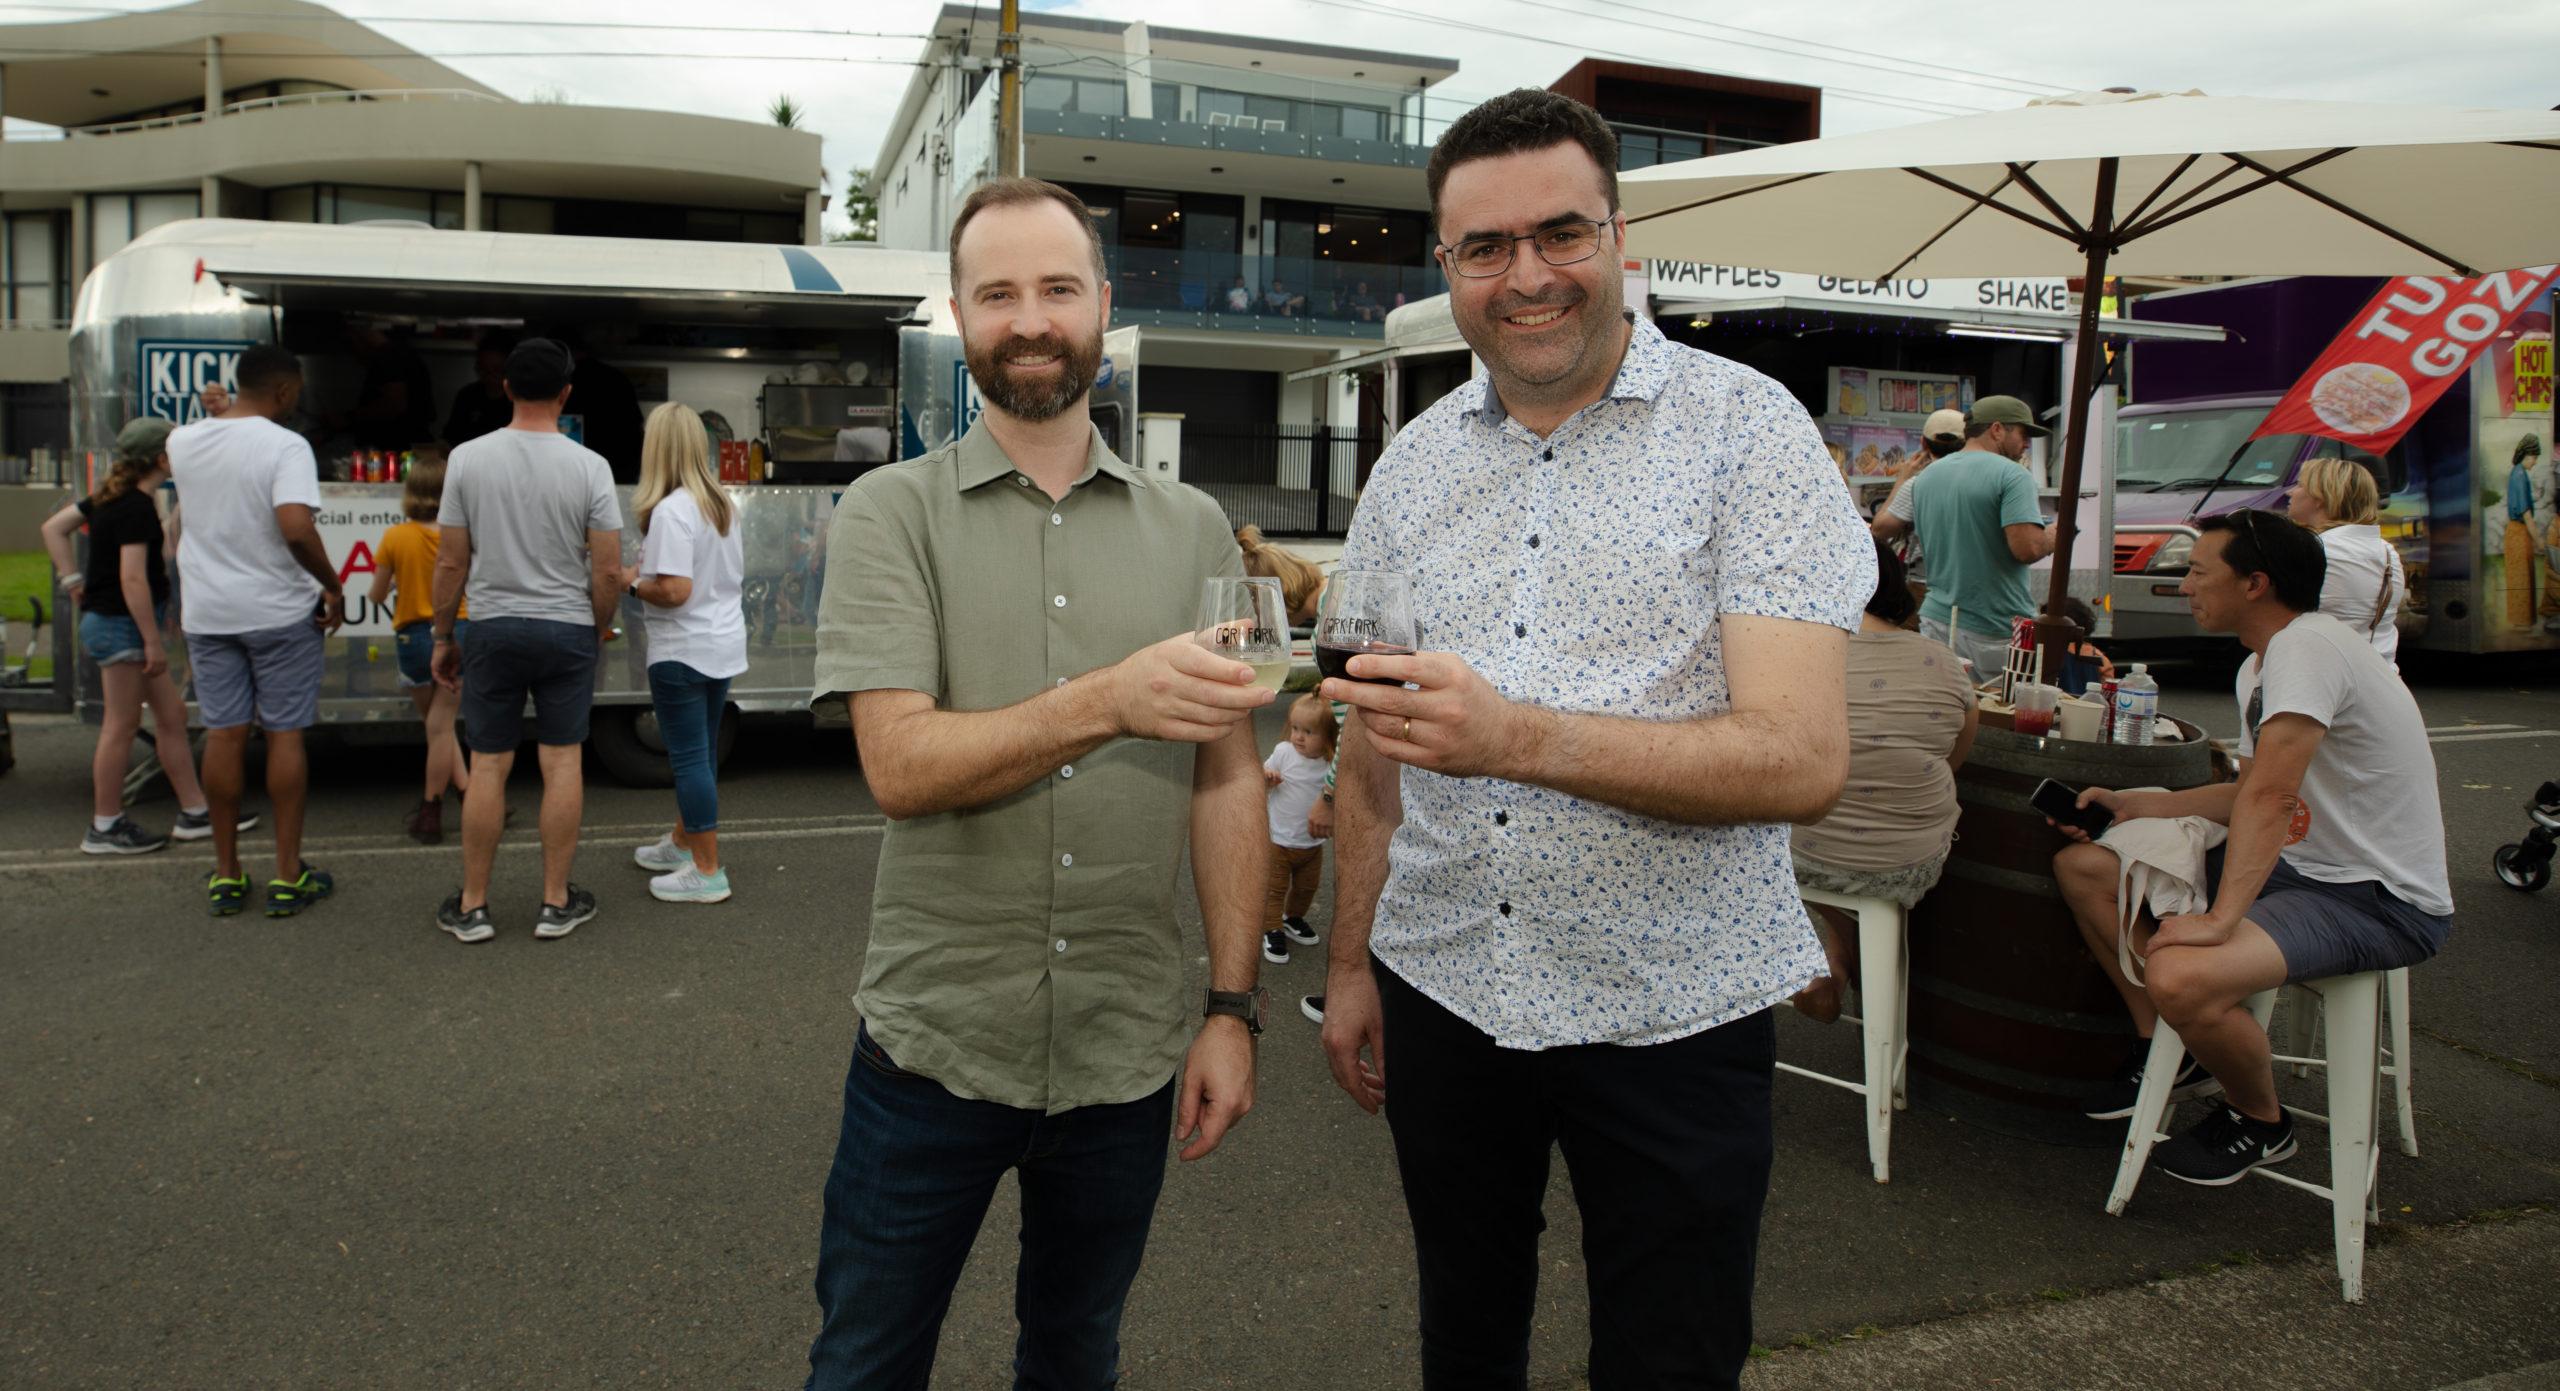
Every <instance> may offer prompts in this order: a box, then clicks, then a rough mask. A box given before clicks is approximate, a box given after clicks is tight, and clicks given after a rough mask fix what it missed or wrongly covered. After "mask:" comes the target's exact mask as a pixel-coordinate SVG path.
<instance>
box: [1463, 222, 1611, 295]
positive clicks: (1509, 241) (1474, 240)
mask: <svg viewBox="0 0 2560 1391" xmlns="http://www.w3.org/2000/svg"><path fill="white" fill-rule="evenodd" d="M1622 216H1623V215H1622V214H1619V213H1611V214H1609V215H1608V216H1607V217H1577V218H1574V219H1573V220H1571V221H1569V222H1556V223H1550V224H1548V225H1547V226H1544V227H1541V228H1539V229H1538V230H1537V231H1534V232H1529V233H1526V234H1524V235H1521V236H1517V237H1468V238H1466V239H1465V240H1463V241H1461V242H1459V243H1458V244H1457V245H1456V246H1438V247H1434V248H1432V254H1433V255H1435V256H1438V257H1439V258H1440V260H1441V263H1442V264H1443V265H1445V266H1446V267H1447V268H1448V271H1449V273H1450V274H1451V275H1454V276H1457V277H1458V278H1459V279H1461V280H1491V279H1493V278H1494V277H1495V276H1498V275H1509V274H1510V273H1511V268H1512V267H1513V266H1514V265H1516V264H1518V263H1519V260H1520V243H1522V242H1529V243H1531V244H1532V245H1533V247H1534V249H1535V250H1536V251H1537V253H1538V259H1539V260H1541V261H1544V262H1546V263H1547V264H1548V265H1551V266H1578V265H1581V264H1582V263H1583V262H1585V261H1588V260H1590V259H1591V258H1592V257H1594V256H1597V255H1599V254H1600V242H1601V235H1600V234H1601V233H1603V232H1605V231H1607V230H1608V229H1610V228H1612V227H1617V226H1618V225H1619V221H1620V219H1621V217H1622ZM1567 227H1588V228H1590V229H1592V235H1591V250H1590V251H1589V252H1588V253H1586V254H1584V255H1580V256H1576V257H1574V258H1573V259H1572V260H1570V261H1559V260H1556V259H1555V258H1554V257H1551V256H1549V255H1548V254H1547V251H1546V248H1545V247H1542V246H1535V243H1536V242H1537V240H1538V238H1540V237H1543V236H1545V235H1546V234H1547V233H1549V232H1559V231H1562V230H1564V229H1565V228H1567ZM1619 235H1620V237H1621V238H1623V237H1624V236H1625V232H1624V229H1623V228H1622V229H1621V230H1620V232H1619ZM1488 242H1500V243H1502V246H1503V251H1504V252H1505V253H1506V254H1505V255H1504V256H1503V258H1502V265H1501V267H1500V268H1498V269H1495V270H1489V271H1485V272H1483V273H1482V274H1478V273H1476V272H1473V271H1464V270H1460V269H1458V252H1459V250H1460V248H1463V247H1468V246H1479V245H1483V244H1485V243H1488Z"/></svg>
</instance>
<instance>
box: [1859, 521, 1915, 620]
mask: <svg viewBox="0 0 2560 1391" xmlns="http://www.w3.org/2000/svg"><path fill="white" fill-rule="evenodd" d="M1919 611H1920V601H1919V600H1917V599H1914V598H1912V597H1911V573H1910V572H1909V571H1908V570H1906V569H1904V568H1903V565H1902V557H1901V556H1898V555H1896V554H1894V553H1893V547H1891V546H1888V545H1886V544H1885V543H1884V542H1882V541H1878V542H1876V592H1875V593H1873V594H1871V595H1868V596H1867V612H1869V613H1871V614H1874V615H1875V616H1876V617H1878V618H1881V619H1883V620H1884V621H1885V622H1887V623H1908V622H1910V621H1911V615H1913V614H1915V613H1918V612H1919Z"/></svg>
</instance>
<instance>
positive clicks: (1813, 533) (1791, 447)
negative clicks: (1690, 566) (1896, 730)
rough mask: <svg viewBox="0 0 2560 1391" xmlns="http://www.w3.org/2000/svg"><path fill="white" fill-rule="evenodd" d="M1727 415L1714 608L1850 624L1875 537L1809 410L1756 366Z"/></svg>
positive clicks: (1863, 592) (1870, 573)
mask: <svg viewBox="0 0 2560 1391" xmlns="http://www.w3.org/2000/svg"><path fill="white" fill-rule="evenodd" d="M1727 420H1728V421H1729V422H1730V423H1731V425H1732V428H1733V429H1734V431H1736V432H1737V433H1738V434H1740V435H1742V436H1743V438H1742V440H1741V447H1740V448H1739V449H1738V450H1736V451H1735V454H1734V459H1735V464H1734V467H1735V468H1737V469H1738V470H1739V471H1740V472H1741V473H1742V475H1743V477H1742V478H1741V479H1739V480H1737V481H1738V482H1739V484H1740V486H1728V487H1724V488H1720V489H1718V490H1717V505H1716V514H1715V542H1714V545H1715V550H1716V611H1717V612H1718V613H1720V614H1728V613H1741V614H1751V615H1754V616H1757V617H1762V618H1786V619H1793V620H1795V621H1797V622H1801V623H1822V624H1828V625H1829V626H1831V627H1835V628H1847V629H1850V630H1852V631H1854V630H1855V629H1856V628H1857V626H1858V615H1859V614H1860V613H1861V612H1863V611H1864V610H1865V608H1866V604H1867V600H1868V599H1869V598H1871V597H1873V596H1874V594H1875V588H1876V554H1875V541H1874V539H1873V537H1872V535H1871V534H1870V533H1869V532H1868V530H1867V527H1866V524H1865V523H1864V522H1861V521H1860V520H1858V512H1857V509H1856V508H1855V507H1854V506H1852V505H1851V503H1850V501H1849V491H1848V489H1847V487H1846V486H1845V485H1843V484H1842V483H1841V481H1840V471H1839V470H1838V469H1837V468H1835V467H1833V466H1832V463H1831V455H1830V451H1828V450H1826V449H1824V448H1823V447H1822V436H1821V433H1820V432H1819V431H1817V430H1816V429H1815V428H1814V424H1813V420H1812V418H1811V417H1809V416H1807V415H1806V414H1805V413H1804V407H1802V406H1800V405H1798V404H1797V403H1796V400H1795V398H1794V397H1792V396H1790V395H1788V394H1787V393H1786V392H1785V391H1784V390H1782V389H1780V388H1779V387H1778V385H1777V384H1776V383H1775V382H1772V381H1770V380H1768V379H1767V378H1765V377H1758V376H1756V375H1755V376H1754V377H1752V378H1750V379H1748V380H1746V381H1745V382H1743V383H1742V384H1740V385H1739V386H1737V388H1736V389H1735V391H1734V395H1733V397H1732V399H1731V402H1730V406H1729V410H1728V412H1727ZM2029 501H2030V502H2032V501H2033V495H2032V493H2030V495H2029Z"/></svg>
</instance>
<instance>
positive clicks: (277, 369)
mask: <svg viewBox="0 0 2560 1391" xmlns="http://www.w3.org/2000/svg"><path fill="white" fill-rule="evenodd" d="M301 377H302V359H300V358H298V357H295V356H294V355H293V354H292V353H290V352H287V351H285V349H283V348H282V347H280V346H278V345H276V344H274V343H260V344H257V345H255V346H254V347H251V348H249V349H248V350H247V351H245V352H243V353H241V354H240V366H239V367H238V368H237V369H235V370H234V372H233V373H232V378H231V379H232V380H233V381H236V382H238V383H239V384H240V392H241V394H242V395H244V396H264V395H266V394H267V393H268V392H270V391H273V390H275V389H276V388H277V387H279V386H282V385H284V384H285V383H286V382H289V381H299V380H300V379H301Z"/></svg>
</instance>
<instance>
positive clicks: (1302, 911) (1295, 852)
mask: <svg viewBox="0 0 2560 1391" xmlns="http://www.w3.org/2000/svg"><path fill="white" fill-rule="evenodd" d="M1333 732H1334V725H1333V707H1332V706H1331V705H1329V704H1327V703H1326V702H1325V701H1324V699H1323V698H1322V697H1320V696H1316V695H1312V694H1310V695H1302V696H1300V697H1298V699H1297V702H1296V703H1295V704H1293V705H1291V706H1290V707H1289V737H1288V738H1287V739H1286V740H1284V741H1282V743H1281V744H1280V746H1279V747H1278V748H1275V749H1273V750H1272V751H1271V757H1270V759H1269V760H1268V761H1267V762H1265V763H1264V764H1263V765H1262V781H1263V785H1264V786H1265V787H1267V788H1268V789H1270V790H1269V792H1268V793H1267V795H1266V801H1267V803H1268V805H1269V810H1270V814H1271V893H1270V897H1269V898H1268V899H1267V900H1265V902H1264V905H1263V909H1262V959H1263V960H1265V961H1269V962H1273V963H1276V964H1279V965H1286V964H1288V961H1289V944H1290V943H1292V942H1295V943H1297V944H1298V945H1299V946H1302V947H1306V946H1313V945H1315V940H1316V930H1315V929H1314V928H1312V927H1309V926H1307V918H1306V913H1307V908H1308V906H1309V905H1311V904H1313V903H1314V902H1315V901H1316V880H1317V879H1318V878H1319V877H1321V876H1322V874H1323V871H1324V842H1323V841H1322V840H1320V839H1318V838H1317V837H1316V836H1315V835H1313V834H1312V833H1310V832H1309V831H1308V830H1307V813H1308V812H1309V811H1311V810H1313V809H1314V807H1315V804H1316V798H1318V797H1321V796H1323V795H1324V779H1325V771H1326V770H1327V769H1328V768H1330V767H1332V765H1333Z"/></svg>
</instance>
